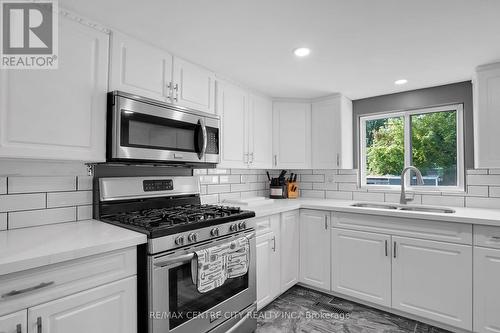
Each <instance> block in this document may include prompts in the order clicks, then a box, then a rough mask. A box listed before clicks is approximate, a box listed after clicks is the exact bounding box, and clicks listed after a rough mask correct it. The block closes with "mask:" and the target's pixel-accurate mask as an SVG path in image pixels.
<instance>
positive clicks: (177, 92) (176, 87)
mask: <svg viewBox="0 0 500 333" xmlns="http://www.w3.org/2000/svg"><path fill="white" fill-rule="evenodd" d="M173 90H175V97H174V101H175V102H178V101H179V84H178V83H176V84H175V85H174V88H173ZM172 95H173V93H172Z"/></svg>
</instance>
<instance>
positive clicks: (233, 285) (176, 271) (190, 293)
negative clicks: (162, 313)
mask: <svg viewBox="0 0 500 333" xmlns="http://www.w3.org/2000/svg"><path fill="white" fill-rule="evenodd" d="M168 276H169V312H170V313H171V314H175V315H172V316H171V318H170V325H169V327H170V329H173V328H175V327H177V326H179V325H181V324H182V323H184V322H186V321H188V320H190V319H192V314H193V313H200V312H203V311H206V310H208V309H210V308H212V307H214V306H215V305H217V304H219V303H221V302H223V301H225V300H227V299H228V298H230V297H232V296H234V295H236V294H238V293H239V292H241V291H243V290H245V289H247V288H248V274H246V275H244V276H241V277H238V278H234V279H228V280H226V282H225V283H224V284H223V285H222V286H221V287H219V288H216V289H214V290H212V291H209V292H207V293H204V294H201V293H199V292H198V289H197V288H196V285H195V284H193V282H192V280H191V263H190V262H189V263H187V264H184V265H180V266H177V267H174V268H171V269H170V270H169V273H168Z"/></svg>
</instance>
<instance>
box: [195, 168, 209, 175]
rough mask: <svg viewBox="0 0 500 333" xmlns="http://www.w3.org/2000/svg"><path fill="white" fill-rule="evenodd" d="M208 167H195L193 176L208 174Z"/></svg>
mask: <svg viewBox="0 0 500 333" xmlns="http://www.w3.org/2000/svg"><path fill="white" fill-rule="evenodd" d="M206 174H207V169H193V176H198V175H206Z"/></svg>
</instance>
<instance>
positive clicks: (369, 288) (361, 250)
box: [332, 228, 391, 306]
mask: <svg viewBox="0 0 500 333" xmlns="http://www.w3.org/2000/svg"><path fill="white" fill-rule="evenodd" d="M390 241H391V236H388V235H382V234H375V233H369V232H361V231H351V230H344V229H337V228H333V229H332V290H333V291H335V292H338V293H341V294H345V295H349V296H352V297H356V298H359V299H362V300H366V301H369V302H372V303H376V304H380V305H385V306H391V257H390V255H391V251H390V248H389V247H390Z"/></svg>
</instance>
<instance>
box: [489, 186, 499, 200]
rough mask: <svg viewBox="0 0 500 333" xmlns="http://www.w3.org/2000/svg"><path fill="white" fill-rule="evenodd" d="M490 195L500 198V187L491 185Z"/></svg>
mask: <svg viewBox="0 0 500 333" xmlns="http://www.w3.org/2000/svg"><path fill="white" fill-rule="evenodd" d="M489 195H490V197H493V198H500V187H493V186H491V187H490V193H489Z"/></svg>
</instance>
